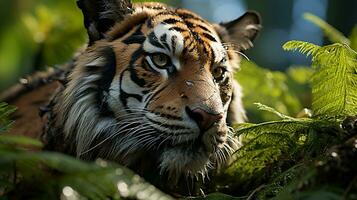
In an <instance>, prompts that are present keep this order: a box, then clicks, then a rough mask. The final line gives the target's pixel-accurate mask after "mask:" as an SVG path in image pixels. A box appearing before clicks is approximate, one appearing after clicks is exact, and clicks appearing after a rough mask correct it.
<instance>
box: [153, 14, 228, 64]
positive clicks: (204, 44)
mask: <svg viewBox="0 0 357 200" xmlns="http://www.w3.org/2000/svg"><path fill="white" fill-rule="evenodd" d="M148 26H149V28H153V31H152V32H153V33H155V32H161V33H163V32H165V33H163V34H162V35H157V34H151V35H149V39H151V40H152V41H154V40H160V38H159V37H163V38H162V39H164V38H166V37H169V36H168V35H169V33H168V32H167V31H172V34H173V35H175V34H176V35H177V34H179V35H180V36H179V37H176V36H174V37H171V39H177V38H178V39H180V40H182V44H183V51H184V52H194V51H195V50H196V49H197V47H199V48H200V51H201V55H205V56H207V57H208V58H210V59H209V64H211V63H212V62H219V61H220V60H222V59H223V57H224V56H225V53H224V48H223V46H222V44H221V43H220V39H219V37H218V35H217V33H216V31H215V30H214V28H213V26H212V25H211V24H210V23H208V22H207V21H206V20H204V19H202V18H201V17H200V16H199V15H197V14H195V13H193V12H190V11H188V10H185V9H175V10H174V9H172V10H170V9H164V10H162V11H160V12H157V13H156V14H155V15H153V16H152V17H151V18H150V19H149V20H148ZM158 29H159V30H160V31H158ZM162 29H166V30H165V31H162ZM181 36H182V37H181ZM171 43H172V41H171ZM175 43H178V44H179V43H180V42H179V41H175Z"/></svg>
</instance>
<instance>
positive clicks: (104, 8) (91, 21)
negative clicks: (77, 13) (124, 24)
mask: <svg viewBox="0 0 357 200" xmlns="http://www.w3.org/2000/svg"><path fill="white" fill-rule="evenodd" d="M77 5H78V7H79V8H80V9H81V10H82V13H83V18H84V26H85V27H86V29H87V32H88V36H89V45H91V44H93V43H94V42H95V41H97V40H100V39H102V38H104V35H105V33H106V32H107V31H108V30H109V29H111V28H112V27H113V26H114V24H115V23H117V22H120V21H121V20H123V19H124V18H125V16H126V15H128V14H130V13H131V12H132V11H133V9H132V4H131V1H130V0H77Z"/></svg>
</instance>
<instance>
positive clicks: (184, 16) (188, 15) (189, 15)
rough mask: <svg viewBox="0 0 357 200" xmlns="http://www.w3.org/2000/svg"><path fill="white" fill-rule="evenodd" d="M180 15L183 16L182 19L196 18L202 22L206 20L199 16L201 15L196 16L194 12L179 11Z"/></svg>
mask: <svg viewBox="0 0 357 200" xmlns="http://www.w3.org/2000/svg"><path fill="white" fill-rule="evenodd" d="M178 15H179V16H180V17H181V18H182V19H189V18H190V19H195V20H198V21H201V22H204V20H203V19H201V18H199V17H196V16H193V15H192V14H190V13H178Z"/></svg>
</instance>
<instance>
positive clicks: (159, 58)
mask: <svg viewBox="0 0 357 200" xmlns="http://www.w3.org/2000/svg"><path fill="white" fill-rule="evenodd" d="M152 61H153V63H154V64H155V65H156V66H157V67H161V68H163V67H165V66H166V65H167V64H169V57H168V56H167V55H165V54H161V53H160V54H155V55H153V56H152Z"/></svg>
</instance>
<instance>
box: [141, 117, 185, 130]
mask: <svg viewBox="0 0 357 200" xmlns="http://www.w3.org/2000/svg"><path fill="white" fill-rule="evenodd" d="M146 119H148V120H149V121H150V122H151V123H153V124H156V125H159V126H161V127H164V128H167V129H171V130H185V129H186V130H187V129H188V128H187V127H184V126H180V125H169V124H164V123H162V122H158V121H155V120H153V119H150V118H148V117H146ZM160 131H162V130H160Z"/></svg>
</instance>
